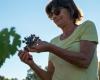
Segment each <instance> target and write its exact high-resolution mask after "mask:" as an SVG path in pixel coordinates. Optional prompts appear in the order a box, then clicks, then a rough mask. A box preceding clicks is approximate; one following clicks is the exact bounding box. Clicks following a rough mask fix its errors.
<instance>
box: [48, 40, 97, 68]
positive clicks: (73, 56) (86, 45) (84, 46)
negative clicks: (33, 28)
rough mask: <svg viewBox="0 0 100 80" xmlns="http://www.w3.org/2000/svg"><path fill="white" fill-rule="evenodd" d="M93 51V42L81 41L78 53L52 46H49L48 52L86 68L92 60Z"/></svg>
mask: <svg viewBox="0 0 100 80" xmlns="http://www.w3.org/2000/svg"><path fill="white" fill-rule="evenodd" d="M95 49H96V44H95V43H94V42H91V41H87V40H83V41H81V42H80V52H73V51H68V50H67V49H62V48H60V47H57V46H55V45H53V44H51V45H50V46H49V49H48V50H49V52H52V53H54V54H55V55H57V56H59V57H60V58H62V59H64V60H65V61H67V62H69V63H71V64H74V65H76V66H78V67H81V68H87V67H88V66H89V64H90V62H91V60H92V58H93V55H94V51H95Z"/></svg>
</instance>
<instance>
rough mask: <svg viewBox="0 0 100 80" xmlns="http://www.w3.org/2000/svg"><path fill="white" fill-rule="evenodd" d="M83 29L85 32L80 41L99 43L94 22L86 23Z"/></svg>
mask: <svg viewBox="0 0 100 80" xmlns="http://www.w3.org/2000/svg"><path fill="white" fill-rule="evenodd" d="M83 27H84V28H82V29H83V30H82V34H81V39H80V40H88V41H94V42H96V43H98V36H97V30H96V26H95V24H94V23H93V22H92V21H86V22H85V25H83Z"/></svg>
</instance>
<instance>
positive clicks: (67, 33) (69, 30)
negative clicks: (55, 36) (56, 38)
mask: <svg viewBox="0 0 100 80" xmlns="http://www.w3.org/2000/svg"><path fill="white" fill-rule="evenodd" d="M76 27H77V25H75V24H70V25H67V26H64V27H63V29H62V31H63V33H62V35H61V36H60V39H62V40H63V39H65V38H67V37H68V36H70V35H71V34H72V33H73V31H74V30H75V28H76Z"/></svg>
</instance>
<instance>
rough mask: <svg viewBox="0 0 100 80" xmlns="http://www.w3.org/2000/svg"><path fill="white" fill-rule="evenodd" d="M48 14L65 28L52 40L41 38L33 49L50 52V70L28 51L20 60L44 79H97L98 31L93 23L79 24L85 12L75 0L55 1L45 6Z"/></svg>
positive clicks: (23, 52) (30, 49)
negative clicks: (38, 64)
mask: <svg viewBox="0 0 100 80" xmlns="http://www.w3.org/2000/svg"><path fill="white" fill-rule="evenodd" d="M46 13H47V15H48V17H49V18H50V19H51V20H53V21H54V23H55V24H56V25H57V26H58V27H59V28H60V29H61V30H62V33H61V35H58V36H57V37H55V38H53V39H52V40H51V42H50V43H48V42H46V41H41V40H39V41H38V42H37V44H36V45H35V46H34V47H32V48H28V50H29V51H30V52H39V53H40V52H49V53H50V54H49V62H48V69H47V71H44V70H42V69H40V68H39V67H38V66H37V65H36V64H35V63H34V61H33V60H32V59H31V60H29V58H31V55H30V54H29V53H28V52H27V51H25V50H24V51H20V52H19V53H21V54H19V57H20V59H21V60H22V61H23V62H24V63H26V64H28V65H29V66H30V67H31V68H32V69H33V70H34V71H35V72H36V73H37V75H38V76H39V77H40V78H41V80H98V75H97V66H98V65H97V64H98V61H97V54H96V47H97V43H98V37H97V31H96V28H95V25H94V23H93V22H91V21H89V20H87V21H85V22H83V23H82V24H80V25H77V22H78V21H80V20H81V18H82V15H81V13H80V11H79V10H78V8H77V7H76V5H75V3H74V2H73V0H52V1H51V2H50V3H49V4H48V5H47V6H46Z"/></svg>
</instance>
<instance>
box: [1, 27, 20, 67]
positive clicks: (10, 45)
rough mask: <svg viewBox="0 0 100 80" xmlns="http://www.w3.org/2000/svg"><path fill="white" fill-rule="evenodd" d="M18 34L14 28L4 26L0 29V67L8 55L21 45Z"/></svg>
mask: <svg viewBox="0 0 100 80" xmlns="http://www.w3.org/2000/svg"><path fill="white" fill-rule="evenodd" d="M20 37H21V36H20V35H19V34H18V33H16V31H15V28H14V27H11V28H10V30H9V29H8V28H4V29H2V30H1V31H0V67H1V66H2V65H3V63H4V62H5V60H6V59H7V58H10V55H12V56H13V55H14V54H15V53H16V51H17V49H18V47H20V46H21V40H20Z"/></svg>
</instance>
